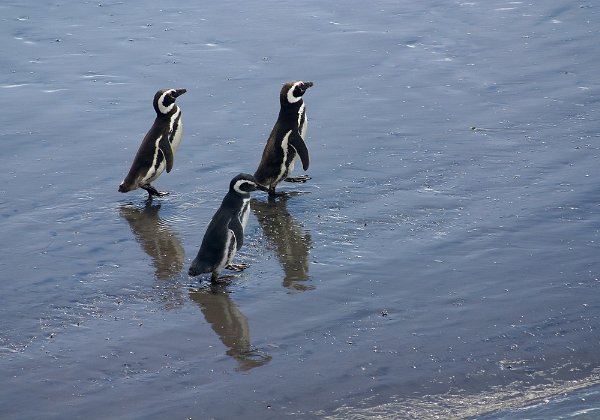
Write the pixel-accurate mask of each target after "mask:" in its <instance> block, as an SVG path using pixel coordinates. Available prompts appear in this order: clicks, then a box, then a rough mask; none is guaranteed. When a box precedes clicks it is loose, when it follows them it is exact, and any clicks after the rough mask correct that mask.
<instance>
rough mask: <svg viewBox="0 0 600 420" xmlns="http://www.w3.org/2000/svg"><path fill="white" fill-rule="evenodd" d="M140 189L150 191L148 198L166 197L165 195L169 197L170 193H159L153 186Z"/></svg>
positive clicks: (142, 186)
mask: <svg viewBox="0 0 600 420" xmlns="http://www.w3.org/2000/svg"><path fill="white" fill-rule="evenodd" d="M140 188H143V189H144V190H146V191H148V198H151V197H153V196H154V197H164V196H165V195H169V193H168V192H167V191H158V190H157V189H156V188H154V187H153V186H152V185H150V184H147V185H140Z"/></svg>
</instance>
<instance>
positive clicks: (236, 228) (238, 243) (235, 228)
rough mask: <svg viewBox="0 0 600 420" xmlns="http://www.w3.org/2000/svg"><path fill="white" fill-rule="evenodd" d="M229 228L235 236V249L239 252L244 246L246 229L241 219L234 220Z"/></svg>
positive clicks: (235, 218)
mask: <svg viewBox="0 0 600 420" xmlns="http://www.w3.org/2000/svg"><path fill="white" fill-rule="evenodd" d="M227 227H228V228H229V229H230V230H231V231H232V232H233V236H235V247H236V249H237V250H238V251H239V250H240V248H241V247H242V245H243V244H244V228H243V227H242V223H241V222H240V219H239V218H237V217H234V218H232V219H231V221H230V222H229V225H228V226H227Z"/></svg>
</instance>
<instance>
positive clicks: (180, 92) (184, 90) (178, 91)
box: [173, 89, 187, 98]
mask: <svg viewBox="0 0 600 420" xmlns="http://www.w3.org/2000/svg"><path fill="white" fill-rule="evenodd" d="M185 92H187V89H175V92H173V96H174V97H175V98H177V97H178V96H180V95H183V94H184V93H185Z"/></svg>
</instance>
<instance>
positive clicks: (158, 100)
mask: <svg viewBox="0 0 600 420" xmlns="http://www.w3.org/2000/svg"><path fill="white" fill-rule="evenodd" d="M185 92H187V90H185V89H161V90H159V91H158V92H156V94H155V95H154V102H153V104H154V110H155V111H156V113H157V114H158V115H161V114H162V115H167V114H169V113H171V112H172V111H173V108H175V99H177V97H178V96H180V95H183V94H184V93H185Z"/></svg>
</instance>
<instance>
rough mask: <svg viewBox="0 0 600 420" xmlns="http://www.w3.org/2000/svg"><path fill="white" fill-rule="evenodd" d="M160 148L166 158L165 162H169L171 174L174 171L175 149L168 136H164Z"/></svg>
mask: <svg viewBox="0 0 600 420" xmlns="http://www.w3.org/2000/svg"><path fill="white" fill-rule="evenodd" d="M159 147H160V150H161V151H162V152H163V155H164V156H165V160H166V161H167V173H169V172H171V169H173V149H172V148H171V143H170V142H169V136H168V135H166V134H165V135H164V136H162V138H161V139H160V143H159Z"/></svg>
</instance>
